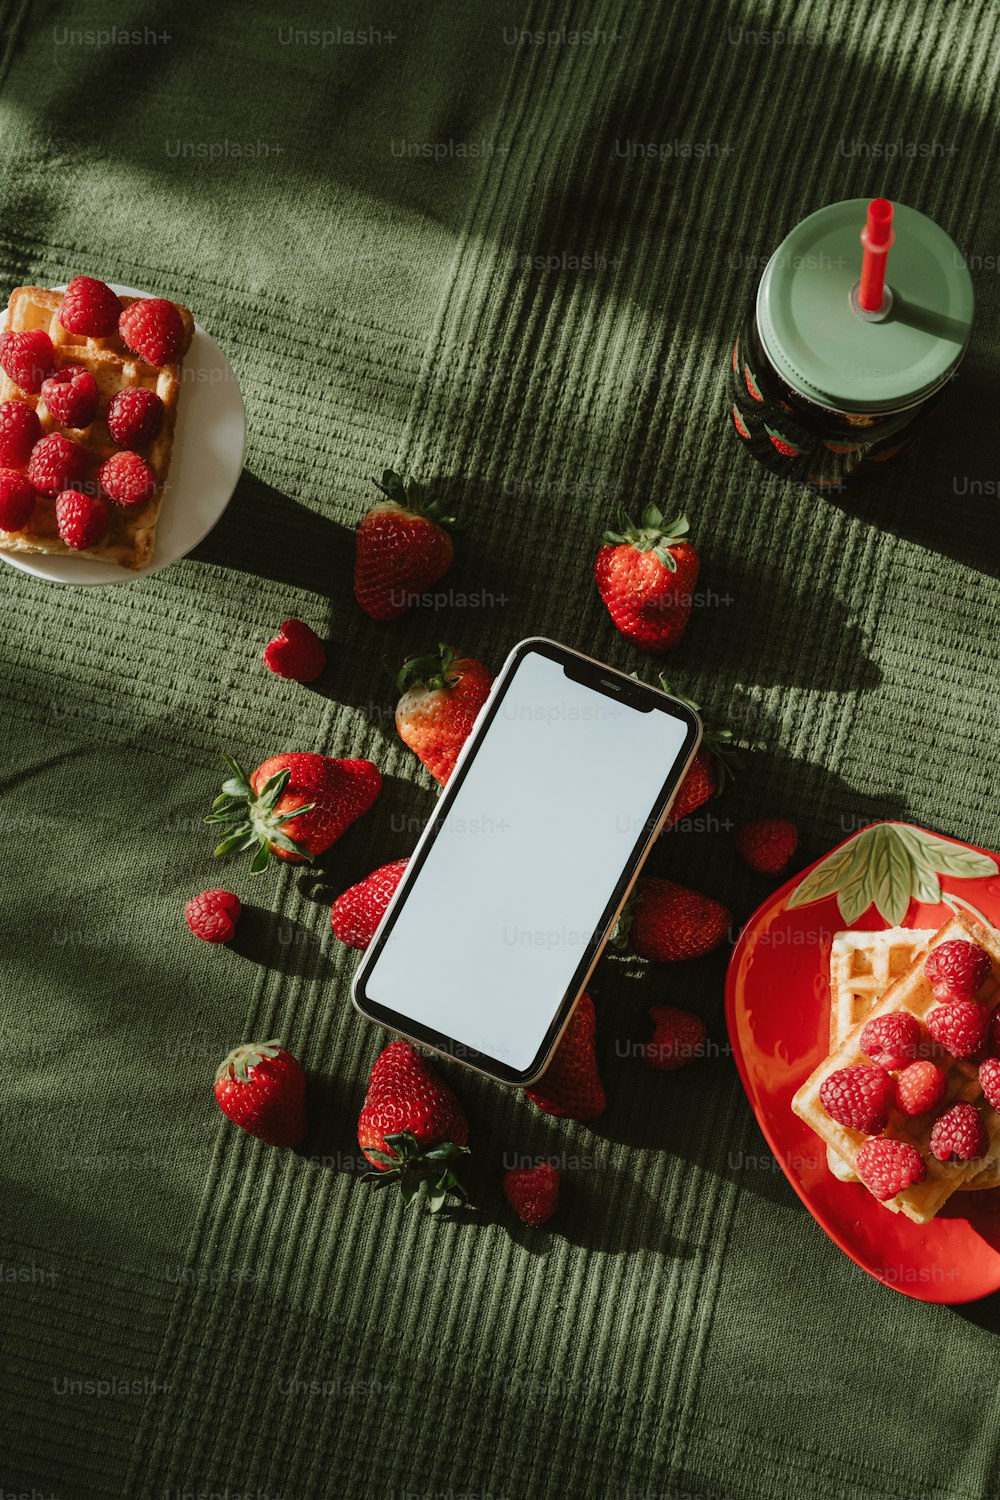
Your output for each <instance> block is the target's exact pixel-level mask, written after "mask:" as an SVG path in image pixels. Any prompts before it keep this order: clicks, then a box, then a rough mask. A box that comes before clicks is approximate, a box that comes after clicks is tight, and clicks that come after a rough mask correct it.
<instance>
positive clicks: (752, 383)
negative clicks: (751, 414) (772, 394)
mask: <svg viewBox="0 0 1000 1500" xmlns="http://www.w3.org/2000/svg"><path fill="white" fill-rule="evenodd" d="M743 383H744V384H745V386H746V388H747V390H748V391H749V393H750V395H751V396H752V397H753V399H754V400H755V401H763V399H764V397H763V396H762V395H761V393H760V391H759V390H758V389H757V382H756V380H754V378H753V376H752V375H751V373H750V366H749V365H744V366H743Z"/></svg>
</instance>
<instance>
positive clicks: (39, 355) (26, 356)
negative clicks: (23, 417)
mask: <svg viewBox="0 0 1000 1500" xmlns="http://www.w3.org/2000/svg"><path fill="white" fill-rule="evenodd" d="M55 363H56V351H55V350H54V349H53V347H52V340H51V339H50V338H49V336H48V334H47V333H45V332H44V331H43V330H42V329H41V328H32V329H31V330H30V332H28V333H5V334H4V335H3V336H2V337H0V368H2V369H3V370H4V372H5V373H6V374H7V375H9V376H10V378H11V380H13V382H14V384H15V385H19V386H20V387H21V389H22V391H28V392H29V394H30V395H32V396H34V395H37V394H38V392H39V391H40V390H41V388H42V381H43V380H44V379H45V377H46V375H49V374H51V372H52V371H53V370H54V369H55Z"/></svg>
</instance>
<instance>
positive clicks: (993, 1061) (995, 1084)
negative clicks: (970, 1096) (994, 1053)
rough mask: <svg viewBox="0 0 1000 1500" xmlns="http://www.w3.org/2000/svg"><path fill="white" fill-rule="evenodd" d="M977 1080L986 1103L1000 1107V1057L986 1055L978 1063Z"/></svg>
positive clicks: (995, 1107)
mask: <svg viewBox="0 0 1000 1500" xmlns="http://www.w3.org/2000/svg"><path fill="white" fill-rule="evenodd" d="M979 1082H980V1084H981V1085H982V1089H983V1093H984V1094H985V1095H986V1102H987V1104H991V1105H992V1106H993V1108H994V1109H1000V1059H998V1058H995V1057H988V1058H987V1059H986V1061H985V1062H981V1063H980V1064H979Z"/></svg>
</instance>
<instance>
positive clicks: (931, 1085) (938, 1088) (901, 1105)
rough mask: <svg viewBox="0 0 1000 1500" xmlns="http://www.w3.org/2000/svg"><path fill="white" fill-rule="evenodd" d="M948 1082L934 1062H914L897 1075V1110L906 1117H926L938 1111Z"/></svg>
mask: <svg viewBox="0 0 1000 1500" xmlns="http://www.w3.org/2000/svg"><path fill="white" fill-rule="evenodd" d="M947 1082H948V1080H947V1078H946V1077H945V1075H944V1073H943V1072H942V1071H941V1069H940V1068H939V1067H938V1066H937V1065H936V1064H935V1063H932V1062H925V1061H923V1060H921V1061H920V1062H912V1063H910V1064H909V1065H908V1066H907V1067H905V1068H903V1069H902V1071H901V1072H900V1073H897V1075H896V1108H897V1109H898V1110H899V1111H900V1112H901V1113H902V1114H904V1115H911V1116H912V1115H926V1114H929V1113H930V1111H931V1110H932V1109H937V1107H938V1105H939V1104H940V1103H941V1100H942V1098H943V1097H944V1091H945V1085H946V1084H947Z"/></svg>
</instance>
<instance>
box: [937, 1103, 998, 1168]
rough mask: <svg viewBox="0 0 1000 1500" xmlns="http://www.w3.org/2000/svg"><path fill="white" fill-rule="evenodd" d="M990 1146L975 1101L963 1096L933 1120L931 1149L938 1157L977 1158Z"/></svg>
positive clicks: (951, 1159) (952, 1158)
mask: <svg viewBox="0 0 1000 1500" xmlns="http://www.w3.org/2000/svg"><path fill="white" fill-rule="evenodd" d="M989 1148H990V1138H989V1136H988V1135H987V1133H986V1126H985V1125H984V1124H983V1117H982V1115H981V1114H980V1113H979V1111H978V1109H977V1108H976V1106H975V1105H974V1104H968V1103H966V1102H965V1101H964V1100H960V1101H959V1103H958V1104H953V1105H952V1106H951V1108H950V1109H946V1110H945V1112H944V1114H943V1115H941V1116H940V1117H939V1118H938V1119H937V1120H935V1121H934V1129H933V1130H932V1131H931V1151H932V1152H933V1154H934V1155H935V1156H936V1157H937V1159H938V1161H975V1160H976V1158H977V1157H980V1156H985V1155H986V1153H987V1151H988V1150H989Z"/></svg>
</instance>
